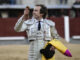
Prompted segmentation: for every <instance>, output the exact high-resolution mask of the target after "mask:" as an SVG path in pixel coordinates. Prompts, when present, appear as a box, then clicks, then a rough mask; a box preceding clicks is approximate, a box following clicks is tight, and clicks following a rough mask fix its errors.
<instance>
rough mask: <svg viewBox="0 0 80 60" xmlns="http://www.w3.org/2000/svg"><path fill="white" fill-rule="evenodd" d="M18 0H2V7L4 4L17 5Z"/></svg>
mask: <svg viewBox="0 0 80 60" xmlns="http://www.w3.org/2000/svg"><path fill="white" fill-rule="evenodd" d="M15 3H16V0H0V5H2V4H15Z"/></svg>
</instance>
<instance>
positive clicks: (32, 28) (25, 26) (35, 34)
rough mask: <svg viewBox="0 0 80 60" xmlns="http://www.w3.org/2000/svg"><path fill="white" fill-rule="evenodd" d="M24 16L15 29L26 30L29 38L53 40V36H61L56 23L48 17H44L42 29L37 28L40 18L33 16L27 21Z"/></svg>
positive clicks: (18, 30)
mask: <svg viewBox="0 0 80 60" xmlns="http://www.w3.org/2000/svg"><path fill="white" fill-rule="evenodd" d="M22 18H23V16H22V17H20V19H19V20H18V21H17V23H16V25H15V27H14V30H15V31H17V32H22V31H26V32H27V35H28V40H51V39H52V38H53V39H54V38H56V39H58V38H60V37H59V35H58V33H57V31H56V29H55V23H54V22H52V21H51V20H48V19H42V21H41V30H40V31H38V30H37V24H38V23H37V22H38V20H36V19H34V18H32V19H28V20H26V21H23V20H22Z"/></svg>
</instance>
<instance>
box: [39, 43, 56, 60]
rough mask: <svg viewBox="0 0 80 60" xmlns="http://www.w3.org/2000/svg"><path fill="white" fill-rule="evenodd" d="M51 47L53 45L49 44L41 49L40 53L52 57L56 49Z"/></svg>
mask: <svg viewBox="0 0 80 60" xmlns="http://www.w3.org/2000/svg"><path fill="white" fill-rule="evenodd" d="M51 47H52V45H51V44H48V45H47V46H46V47H45V48H44V49H41V50H40V53H41V54H43V55H44V57H45V58H46V59H50V58H52V57H53V56H54V54H55V49H54V50H50V48H51Z"/></svg>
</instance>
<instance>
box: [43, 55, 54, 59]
mask: <svg viewBox="0 0 80 60" xmlns="http://www.w3.org/2000/svg"><path fill="white" fill-rule="evenodd" d="M42 60H46V58H45V57H44V56H43V55H42ZM48 60H55V56H53V57H52V58H50V59H48Z"/></svg>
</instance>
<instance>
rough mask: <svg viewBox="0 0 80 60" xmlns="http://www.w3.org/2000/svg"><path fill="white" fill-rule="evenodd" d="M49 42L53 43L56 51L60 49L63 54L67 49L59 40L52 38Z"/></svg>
mask: <svg viewBox="0 0 80 60" xmlns="http://www.w3.org/2000/svg"><path fill="white" fill-rule="evenodd" d="M49 43H50V44H51V45H53V46H54V47H55V48H56V49H57V50H58V51H60V52H61V53H63V54H64V53H65V51H66V50H67V47H65V46H64V45H63V44H62V43H61V42H60V41H59V40H56V39H53V40H51V41H50V42H49Z"/></svg>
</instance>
